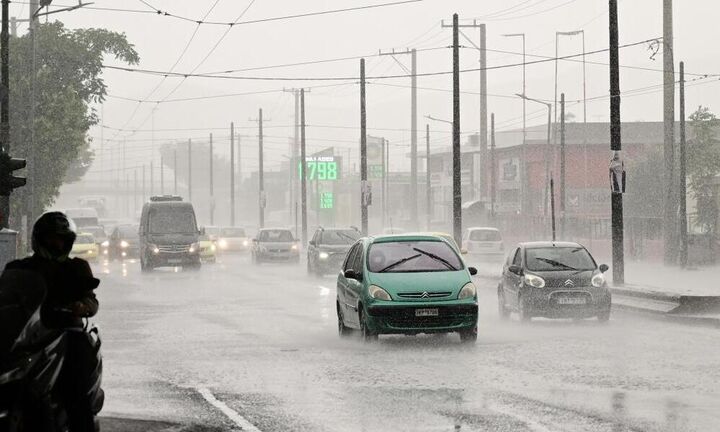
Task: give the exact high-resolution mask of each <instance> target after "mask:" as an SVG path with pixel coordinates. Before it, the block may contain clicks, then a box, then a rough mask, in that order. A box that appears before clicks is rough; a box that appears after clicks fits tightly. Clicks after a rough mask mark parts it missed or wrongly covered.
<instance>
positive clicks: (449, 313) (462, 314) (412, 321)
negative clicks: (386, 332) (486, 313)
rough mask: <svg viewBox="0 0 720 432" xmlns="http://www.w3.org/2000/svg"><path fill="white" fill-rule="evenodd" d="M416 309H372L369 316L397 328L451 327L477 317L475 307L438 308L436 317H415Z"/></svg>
mask: <svg viewBox="0 0 720 432" xmlns="http://www.w3.org/2000/svg"><path fill="white" fill-rule="evenodd" d="M415 309H418V308H417V307H397V306H395V307H374V308H370V310H369V312H370V315H372V316H374V317H378V318H380V319H382V320H384V321H385V323H386V324H387V325H389V326H391V327H397V328H433V327H453V326H458V325H461V324H463V323H464V322H466V321H467V319H468V318H471V317H477V311H478V309H477V305H467V306H448V307H439V308H438V316H433V317H416V316H415Z"/></svg>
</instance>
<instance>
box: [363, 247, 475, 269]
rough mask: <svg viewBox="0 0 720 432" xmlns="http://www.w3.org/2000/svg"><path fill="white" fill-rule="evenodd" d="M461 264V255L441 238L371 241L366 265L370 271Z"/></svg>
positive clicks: (452, 266)
mask: <svg viewBox="0 0 720 432" xmlns="http://www.w3.org/2000/svg"><path fill="white" fill-rule="evenodd" d="M462 268H463V264H462V261H461V260H460V257H458V255H457V254H456V253H455V251H453V249H452V247H451V246H450V245H449V244H447V243H445V242H443V241H432V240H417V241H397V242H382V243H374V244H373V245H371V246H370V250H369V252H368V269H369V270H370V271H371V272H373V273H383V272H388V273H389V272H392V273H409V272H437V271H456V270H461V269H462Z"/></svg>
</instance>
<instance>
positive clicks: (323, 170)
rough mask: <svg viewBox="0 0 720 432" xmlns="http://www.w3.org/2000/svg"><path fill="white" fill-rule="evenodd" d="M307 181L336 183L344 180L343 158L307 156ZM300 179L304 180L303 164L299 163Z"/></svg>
mask: <svg viewBox="0 0 720 432" xmlns="http://www.w3.org/2000/svg"><path fill="white" fill-rule="evenodd" d="M305 164H306V165H307V171H308V172H307V177H306V180H307V181H314V180H321V181H336V180H339V179H340V178H342V158H341V157H340V156H307V157H306V158H305ZM298 178H302V163H301V162H298Z"/></svg>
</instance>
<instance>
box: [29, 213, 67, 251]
mask: <svg viewBox="0 0 720 432" xmlns="http://www.w3.org/2000/svg"><path fill="white" fill-rule="evenodd" d="M53 237H54V238H59V239H60V240H62V246H61V247H60V248H58V247H57V246H56V245H53V244H50V243H49V240H50V239H51V238H53ZM76 237H77V235H76V234H75V223H74V222H73V221H72V220H71V219H70V218H68V217H67V216H65V214H64V213H62V212H48V213H45V214H43V215H42V216H40V217H39V218H38V220H37V221H36V222H35V225H34V226H33V231H32V249H33V251H34V252H35V253H36V254H38V255H40V256H43V257H45V258H61V257H66V256H67V255H68V254H69V253H70V250H71V249H72V246H73V243H75V238H76Z"/></svg>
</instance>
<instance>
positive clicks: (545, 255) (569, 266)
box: [525, 247, 596, 271]
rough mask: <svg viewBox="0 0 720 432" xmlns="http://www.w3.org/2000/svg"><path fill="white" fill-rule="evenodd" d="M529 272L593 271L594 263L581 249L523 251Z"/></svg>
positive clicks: (551, 248) (554, 248)
mask: <svg viewBox="0 0 720 432" xmlns="http://www.w3.org/2000/svg"><path fill="white" fill-rule="evenodd" d="M525 262H526V267H527V269H528V270H531V271H563V270H595V267H596V265H595V261H594V260H593V258H592V257H591V256H590V253H588V251H587V250H585V248H582V247H546V248H531V249H527V250H526V251H525Z"/></svg>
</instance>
